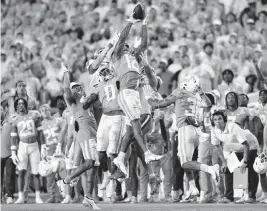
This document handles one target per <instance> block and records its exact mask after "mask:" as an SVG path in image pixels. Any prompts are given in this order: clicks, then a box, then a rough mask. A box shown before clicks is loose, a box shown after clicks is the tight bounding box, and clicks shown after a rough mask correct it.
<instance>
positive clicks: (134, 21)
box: [127, 12, 141, 24]
mask: <svg viewBox="0 0 267 211" xmlns="http://www.w3.org/2000/svg"><path fill="white" fill-rule="evenodd" d="M134 13H135V12H133V13H132V15H131V16H130V18H129V19H127V21H129V22H130V23H132V24H135V23H137V22H140V21H141V20H140V19H135V18H134V17H133V15H134Z"/></svg>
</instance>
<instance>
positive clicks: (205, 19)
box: [1, 0, 267, 107]
mask: <svg viewBox="0 0 267 211" xmlns="http://www.w3.org/2000/svg"><path fill="white" fill-rule="evenodd" d="M139 2H140V3H141V4H142V5H143V6H144V8H145V10H146V14H147V15H148V16H149V21H148V33H149V47H148V56H149V60H150V64H151V65H152V66H153V67H154V69H155V70H156V72H157V74H158V75H159V76H160V77H161V78H162V79H163V81H164V83H163V85H162V87H161V89H160V94H162V95H168V94H170V92H171V91H172V90H173V89H175V88H176V87H177V84H179V81H182V80H183V78H184V77H185V76H186V75H188V74H195V75H197V76H198V77H199V78H200V81H201V84H202V87H203V90H204V91H205V92H208V91H211V90H213V89H217V90H218V91H219V93H220V95H221V96H220V98H221V99H224V98H225V93H227V92H229V91H235V92H237V93H246V94H248V93H254V92H257V90H259V89H261V88H263V87H262V86H263V84H261V83H260V82H258V80H257V74H256V71H255V66H254V64H253V60H254V59H255V58H256V63H257V65H258V66H259V68H260V69H261V71H262V72H263V74H264V75H265V76H267V50H266V49H267V48H266V47H267V1H266V0H157V1H156V0H140V1H139ZM136 4H137V0H108V1H107V0H71V1H67V0H19V1H17V0H2V1H1V17H2V20H1V74H2V76H1V89H2V93H3V91H5V90H10V91H11V93H14V89H15V84H16V82H17V81H18V80H24V81H25V82H26V84H27V93H28V95H29V97H30V98H31V99H32V100H34V101H35V102H36V104H37V105H40V104H42V103H47V102H49V104H50V105H51V106H52V107H56V105H57V99H58V97H59V96H62V94H63V89H62V86H61V84H62V83H61V81H62V78H63V71H62V70H61V62H62V61H63V62H64V63H65V64H66V65H67V66H68V68H69V69H70V70H71V76H72V80H74V81H79V82H81V83H82V84H83V85H84V86H85V88H86V91H87V92H88V89H90V86H89V85H90V83H89V81H90V80H91V79H90V75H89V74H88V73H87V72H85V68H84V67H85V63H86V62H87V61H88V60H89V59H91V58H92V56H93V54H94V52H95V51H96V50H97V49H99V48H100V47H105V46H106V45H107V43H108V40H109V39H110V37H111V35H112V33H113V32H115V31H120V30H122V28H123V27H124V26H125V20H126V18H127V17H129V16H130V15H131V12H132V10H133V8H134V6H135V5H136ZM139 28H140V27H138V25H137V26H134V27H133V30H131V33H130V36H129V41H128V42H129V43H130V44H131V43H133V42H134V40H135V39H134V38H135V37H136V36H139V34H140V32H139ZM137 29H138V30H137ZM254 63H255V61H254ZM221 103H223V100H221Z"/></svg>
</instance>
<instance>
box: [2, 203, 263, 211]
mask: <svg viewBox="0 0 267 211" xmlns="http://www.w3.org/2000/svg"><path fill="white" fill-rule="evenodd" d="M98 206H99V207H100V208H101V210H105V211H267V204H181V203H175V204H174V203H153V204H152V203H143V204H126V203H121V204H105V203H102V204H101V203H100V204H98ZM1 210H2V211H74V210H79V211H86V210H91V209H89V208H86V207H83V206H82V205H81V204H41V205H36V204H22V205H14V204H12V205H6V204H3V205H1Z"/></svg>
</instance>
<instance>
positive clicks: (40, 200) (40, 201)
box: [35, 197, 44, 204]
mask: <svg viewBox="0 0 267 211" xmlns="http://www.w3.org/2000/svg"><path fill="white" fill-rule="evenodd" d="M35 203H36V204H43V203H44V201H43V200H42V199H41V198H40V197H36V198H35Z"/></svg>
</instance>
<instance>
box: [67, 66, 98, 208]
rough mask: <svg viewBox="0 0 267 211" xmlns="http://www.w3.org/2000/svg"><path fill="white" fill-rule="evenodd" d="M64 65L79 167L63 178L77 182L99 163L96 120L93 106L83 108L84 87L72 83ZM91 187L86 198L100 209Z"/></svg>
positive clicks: (89, 179) (75, 160) (88, 202)
mask: <svg viewBox="0 0 267 211" xmlns="http://www.w3.org/2000/svg"><path fill="white" fill-rule="evenodd" d="M62 66H63V68H64V79H63V87H64V94H65V98H66V101H67V103H68V104H69V105H71V107H72V109H73V117H74V120H75V122H74V126H75V131H76V132H77V134H76V144H75V153H74V154H75V158H74V166H78V168H76V170H74V171H73V172H72V173H71V174H70V175H68V176H67V177H66V178H65V179H64V180H63V182H64V183H65V184H69V183H71V182H72V183H75V182H77V181H78V180H79V177H80V176H81V174H82V173H84V172H85V171H87V170H89V169H91V168H93V167H94V166H95V165H97V163H96V160H98V155H97V150H96V120H95V118H94V115H93V113H92V107H90V108H88V109H84V108H83V104H82V101H83V99H84V97H85V96H86V95H85V93H84V90H83V87H82V86H81V85H80V84H79V83H75V82H73V83H70V79H69V73H68V69H67V68H66V67H65V66H64V65H63V64H62ZM82 159H84V162H83V163H82V164H81V165H79V164H80V162H81V160H82ZM94 176H95V175H91V177H90V178H88V185H92V181H94ZM73 179H75V180H73ZM91 189H92V188H88V190H87V191H86V192H87V193H86V194H85V197H84V200H85V202H87V204H88V205H89V206H91V207H92V208H93V209H100V208H99V207H97V206H96V204H95V202H94V200H93V198H91V197H89V196H90V195H91V193H90V192H91Z"/></svg>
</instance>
